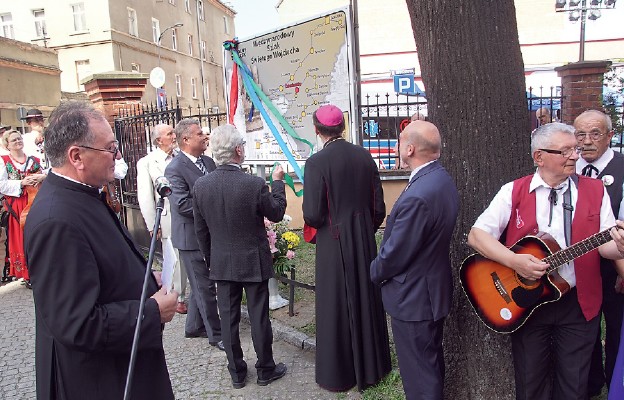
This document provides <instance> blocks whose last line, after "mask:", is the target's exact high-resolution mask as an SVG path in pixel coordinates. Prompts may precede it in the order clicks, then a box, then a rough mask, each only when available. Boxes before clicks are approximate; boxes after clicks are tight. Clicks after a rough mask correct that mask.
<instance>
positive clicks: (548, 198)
mask: <svg viewBox="0 0 624 400" xmlns="http://www.w3.org/2000/svg"><path fill="white" fill-rule="evenodd" d="M581 151H582V148H580V147H578V144H577V140H576V137H575V130H574V127H572V126H569V125H565V124H561V123H550V124H545V125H542V126H540V127H539V128H537V129H536V130H535V131H534V132H533V134H532V137H531V154H532V157H533V161H534V163H535V165H536V166H537V171H536V172H535V174H533V175H529V176H525V177H523V178H520V179H517V180H515V181H513V182H510V183H507V184H505V185H504V186H503V187H502V188H501V189H500V191H499V192H498V193H497V194H496V196H495V197H494V199H493V200H492V202H491V203H490V205H489V207H488V208H487V209H486V210H485V211H484V212H483V214H481V216H479V218H478V219H477V221H476V222H475V224H474V226H473V227H472V229H471V231H470V234H469V235H468V244H469V245H470V246H472V247H473V248H475V249H476V250H477V251H478V252H479V253H480V254H481V255H482V256H484V257H486V258H487V259H489V260H488V261H489V264H490V265H499V266H501V267H502V268H504V269H506V270H508V271H512V272H513V274H514V275H513V276H515V279H513V280H510V279H506V278H504V277H503V278H502V279H501V278H500V275H502V272H501V271H495V272H492V273H491V274H488V279H489V282H488V280H487V279H486V280H484V281H483V282H481V283H479V284H478V285H476V286H479V287H480V288H483V287H485V288H487V286H488V285H491V286H494V287H495V288H496V290H497V291H498V294H500V295H499V296H498V297H499V298H503V299H505V301H506V306H503V307H501V308H500V309H499V310H495V313H494V315H495V316H498V315H500V318H501V319H502V320H513V319H514V318H516V314H518V312H521V311H523V310H527V309H528V310H530V312H529V313H528V318H527V319H526V320H524V321H522V322H520V323H519V324H518V326H517V327H515V328H514V329H513V330H512V331H513V332H514V333H513V334H512V352H513V359H514V367H515V381H516V399H518V400H520V399H522V400H547V399H553V400H570V399H578V400H581V399H585V398H586V395H587V379H588V373H589V364H590V358H591V353H592V350H593V347H594V342H595V340H596V335H597V334H598V329H599V323H600V318H599V317H598V313H599V311H600V305H601V302H602V285H601V279H600V256H602V257H604V258H609V259H621V258H623V257H624V236H623V235H622V234H621V233H620V232H622V231H621V230H620V229H624V223H623V222H621V221H618V222H617V228H619V229H612V227H614V226H615V225H616V221H615V218H614V216H613V211H612V210H611V202H610V199H609V196H608V194H607V192H606V190H605V188H604V186H603V184H602V182H600V181H598V180H595V179H589V178H587V177H583V176H577V175H576V174H575V171H576V162H577V160H578V158H579V153H580V152H581ZM503 232H506V234H505V238H504V240H503V242H504V244H503V243H501V242H499V239H500V238H501V235H502V234H503ZM542 232H545V233H546V234H548V235H549V236H546V235H544V234H543V233H542ZM598 232H600V233H598ZM597 233H598V234H597ZM609 236H610V237H612V238H613V239H614V240H610V237H609ZM589 237H591V238H590V239H589V240H588V238H589ZM607 240H608V242H607ZM527 241H535V242H538V243H541V244H540V245H544V247H545V246H546V245H548V246H549V247H550V248H553V249H555V250H556V247H557V245H558V247H561V248H563V249H566V248H568V247H569V248H570V250H571V251H570V252H566V250H567V249H566V250H563V251H562V252H558V253H556V254H561V255H560V256H557V257H558V258H552V257H548V258H546V261H548V262H545V261H543V260H542V258H544V257H541V256H542V255H543V256H548V255H549V254H550V251H545V252H544V254H538V253H539V252H531V251H529V252H527V251H524V250H525V249H526V248H530V247H531V246H532V244H531V243H529V244H527V245H526V246H525V245H524V244H525V243H527ZM517 242H519V244H520V245H522V246H515V247H513V251H512V250H510V249H509V248H508V247H512V246H514V244H516V243H517ZM577 242H583V243H582V246H581V248H579V246H577V245H580V244H579V243H577ZM505 245H506V246H505ZM596 248H597V249H598V252H596V251H589V250H590V249H596ZM549 250H550V249H549ZM538 255H539V256H540V257H538ZM561 258H563V259H564V260H565V262H564V263H560V262H558V260H560V259H561ZM551 264H552V265H551ZM559 264H561V265H559ZM462 268H464V267H462ZM479 268H480V269H481V270H487V269H488V268H489V265H488V263H484V264H482V265H481V266H479V267H478V268H477V269H479ZM555 269H556V270H555ZM462 273H463V272H462ZM464 277H465V276H464ZM492 282H494V284H492ZM462 283H463V284H464V289H465V290H466V293H467V295H468V297H469V299H471V302H472V303H473V306H474V305H475V303H474V301H473V298H474V297H475V296H474V293H473V294H470V293H469V291H470V285H466V282H464V281H462ZM514 283H516V287H515V288H513V289H512V287H513V286H514ZM467 288H468V289H467ZM477 292H478V291H477ZM493 299H494V300H496V297H494V298H493ZM555 300H558V301H555ZM489 302H490V303H494V301H489ZM485 308H486V307H483V308H480V307H475V309H476V310H477V312H478V313H479V315H480V316H481V317H482V319H484V315H488V310H485ZM484 322H486V321H484ZM486 324H488V323H487V322H486ZM488 326H490V325H488ZM490 327H491V326H490ZM493 329H494V328H493Z"/></svg>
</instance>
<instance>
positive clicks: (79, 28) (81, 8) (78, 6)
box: [70, 3, 88, 32]
mask: <svg viewBox="0 0 624 400" xmlns="http://www.w3.org/2000/svg"><path fill="white" fill-rule="evenodd" d="M70 6H71V8H72V17H73V19H74V32H84V31H86V30H88V29H87V14H86V13H85V5H84V3H74V4H71V5H70Z"/></svg>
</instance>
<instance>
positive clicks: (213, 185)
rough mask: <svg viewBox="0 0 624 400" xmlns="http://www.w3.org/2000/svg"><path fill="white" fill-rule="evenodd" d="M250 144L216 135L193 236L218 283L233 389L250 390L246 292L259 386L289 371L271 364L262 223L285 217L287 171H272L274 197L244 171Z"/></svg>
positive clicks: (269, 266) (197, 191) (198, 188)
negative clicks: (243, 316) (243, 340)
mask: <svg viewBox="0 0 624 400" xmlns="http://www.w3.org/2000/svg"><path fill="white" fill-rule="evenodd" d="M244 145H245V139H244V137H243V135H241V133H240V132H238V131H237V130H236V128H235V127H234V126H232V125H224V126H220V127H218V128H216V129H215V130H214V132H213V133H212V150H213V154H214V156H215V159H216V162H217V164H218V165H219V166H218V167H217V169H216V170H215V171H214V172H212V173H210V174H208V175H206V176H204V177H202V178H200V179H199V180H198V181H197V183H196V184H195V188H194V190H193V193H194V195H193V207H194V212H195V229H196V230H197V238H198V239H199V245H200V247H201V249H202V252H203V253H204V255H205V256H206V259H208V260H209V261H210V278H211V279H213V280H215V281H217V302H218V304H219V313H220V314H221V318H222V320H223V321H224V323H223V343H224V345H225V353H226V354H227V359H228V370H229V372H230V375H231V377H232V385H233V386H234V388H235V389H240V388H242V387H244V386H245V379H246V377H247V364H246V363H245V361H244V360H243V350H242V349H241V345H240V338H239V333H238V324H239V321H240V312H241V311H240V305H241V299H242V293H243V289H245V294H246V298H247V308H248V310H249V319H250V321H251V337H252V340H253V344H254V349H255V350H256V355H257V356H258V362H257V363H256V370H257V372H258V380H257V383H258V385H261V386H265V385H268V384H269V383H271V382H273V381H274V380H276V379H279V378H281V377H283V376H284V375H285V374H286V369H287V368H286V365H284V364H283V363H279V364H277V365H276V364H275V361H274V360H273V349H272V344H273V333H272V331H271V322H270V320H269V289H268V280H269V278H271V277H272V276H273V260H272V256H271V250H270V249H269V242H268V240H267V233H266V230H265V227H264V217H266V218H268V219H269V220H271V221H273V222H278V221H281V220H282V218H283V217H284V212H285V211H286V194H285V192H284V182H283V181H282V179H283V178H284V171H283V170H282V168H281V167H279V166H278V167H277V168H275V170H274V171H273V184H272V185H271V192H269V188H268V186H267V185H266V182H265V181H264V179H262V178H259V177H256V176H252V175H248V174H246V173H244V172H243V171H242V170H241V164H242V162H243V160H244V159H245V147H244Z"/></svg>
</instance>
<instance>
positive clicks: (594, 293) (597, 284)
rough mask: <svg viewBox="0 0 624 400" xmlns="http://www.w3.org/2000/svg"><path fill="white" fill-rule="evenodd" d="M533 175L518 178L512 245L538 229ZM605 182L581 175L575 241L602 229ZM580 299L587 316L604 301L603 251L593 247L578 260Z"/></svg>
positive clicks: (509, 233)
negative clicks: (601, 273)
mask: <svg viewBox="0 0 624 400" xmlns="http://www.w3.org/2000/svg"><path fill="white" fill-rule="evenodd" d="M532 178H533V175H529V176H525V177H523V178H520V179H517V180H515V181H514V183H513V191H512V194H511V216H510V218H509V223H508V224H507V237H506V245H507V246H508V247H511V246H512V245H513V244H515V243H516V242H517V241H518V240H520V239H521V238H523V237H524V236H527V235H534V234H536V233H537V231H538V228H537V220H536V217H535V191H533V192H529V187H530V185H531V179H532ZM603 191H604V186H603V184H602V182H601V181H600V180H599V179H591V178H587V177H584V176H579V177H578V199H577V200H576V205H575V208H574V219H573V220H572V244H574V243H577V242H579V241H581V240H583V239H585V238H587V237H589V236H591V235H593V234H594V233H598V232H599V230H600V206H601V205H602V196H603ZM574 273H575V274H576V287H577V295H578V301H579V304H580V305H581V310H582V311H583V315H584V316H585V319H586V320H588V321H589V320H590V319H592V318H594V317H595V316H597V315H598V313H599V311H600V305H601V303H602V278H601V276H600V255H599V253H598V250H593V251H591V252H589V253H587V254H585V255H583V256H581V257H579V258H577V259H575V260H574Z"/></svg>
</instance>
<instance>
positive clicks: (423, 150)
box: [399, 121, 442, 169]
mask: <svg viewBox="0 0 624 400" xmlns="http://www.w3.org/2000/svg"><path fill="white" fill-rule="evenodd" d="M441 148H442V139H441V137H440V132H439V131H438V128H436V126H435V125H434V124H432V123H431V122H427V121H414V122H410V124H409V125H407V126H406V127H405V129H404V130H403V132H401V140H400V146H399V152H400V154H401V159H402V160H403V161H404V162H405V163H406V164H407V165H409V166H410V168H411V169H414V168H416V167H418V166H419V165H422V164H425V163H428V162H429V161H433V160H437V159H438V158H440V149H441Z"/></svg>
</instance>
